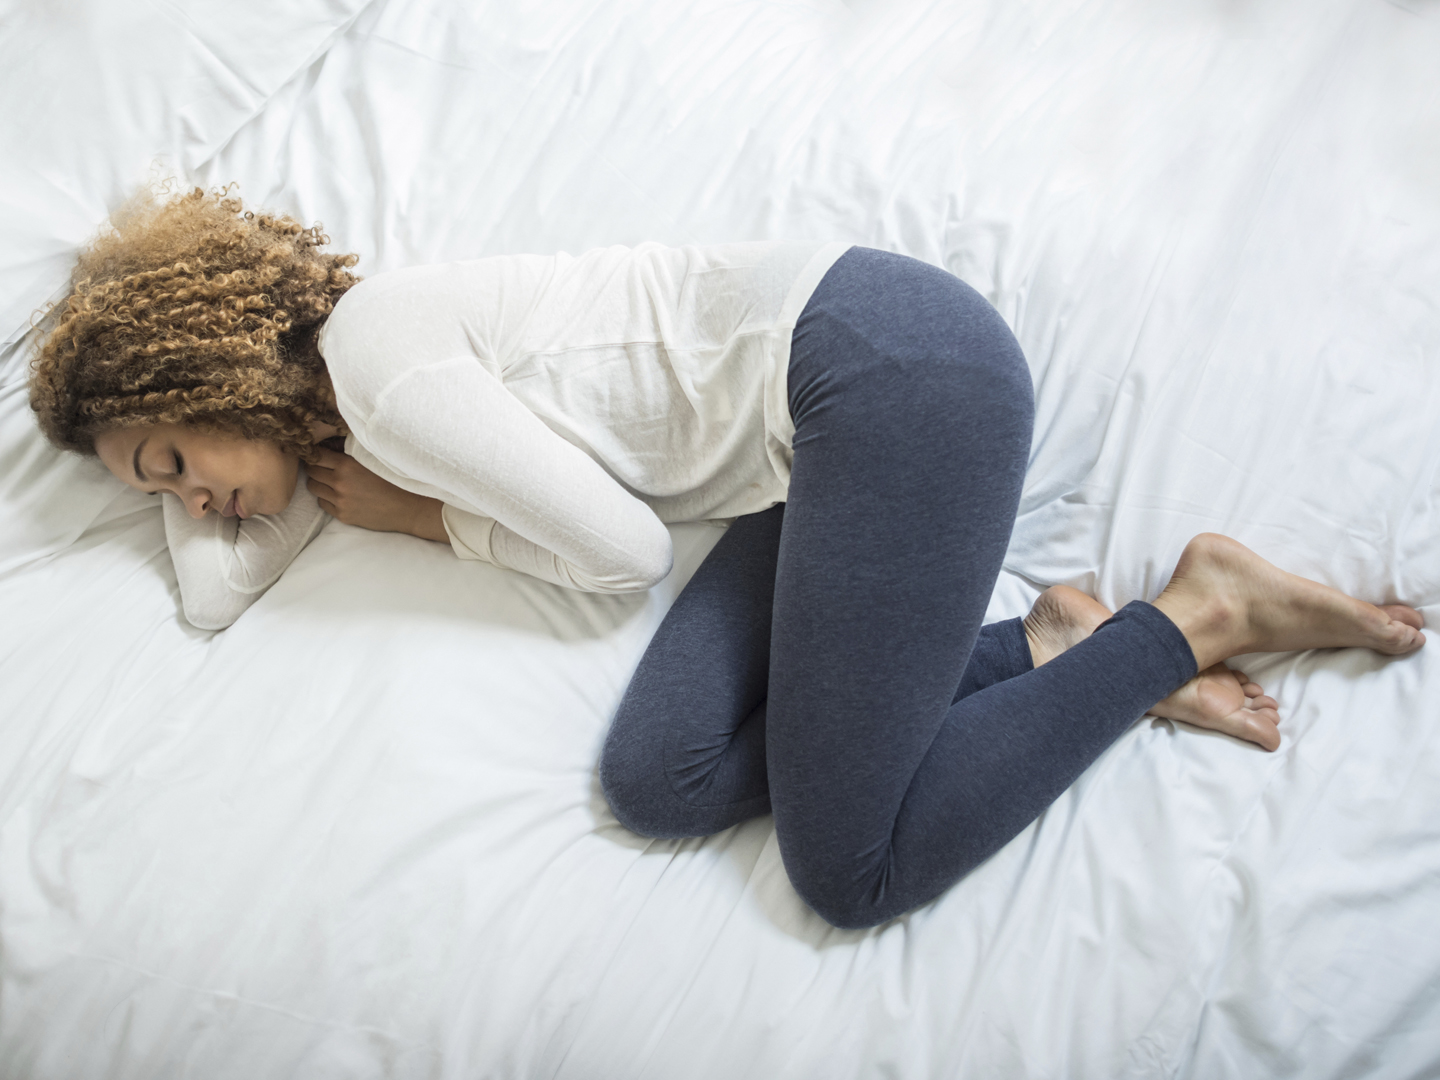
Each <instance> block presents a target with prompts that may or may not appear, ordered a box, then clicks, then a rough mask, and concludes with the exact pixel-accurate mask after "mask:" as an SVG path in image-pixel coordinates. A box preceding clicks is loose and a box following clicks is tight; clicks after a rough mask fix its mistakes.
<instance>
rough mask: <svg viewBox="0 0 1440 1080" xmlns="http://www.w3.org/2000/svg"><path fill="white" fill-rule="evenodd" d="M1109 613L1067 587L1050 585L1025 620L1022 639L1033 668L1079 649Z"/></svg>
mask: <svg viewBox="0 0 1440 1080" xmlns="http://www.w3.org/2000/svg"><path fill="white" fill-rule="evenodd" d="M1110 614H1111V612H1110V609H1109V608H1107V607H1106V606H1105V605H1104V604H1102V603H1100V601H1099V600H1096V599H1094V598H1093V597H1089V596H1086V595H1085V594H1084V593H1083V592H1081V591H1080V590H1079V589H1072V588H1070V586H1069V585H1052V586H1051V587H1050V588H1048V589H1046V590H1045V591H1044V592H1043V593H1041V594H1040V596H1039V598H1038V599H1037V600H1036V601H1035V606H1034V607H1032V608H1031V609H1030V614H1029V615H1026V616H1025V637H1026V639H1027V640H1028V641H1029V642H1030V659H1031V661H1032V662H1033V663H1034V665H1035V666H1036V667H1039V666H1040V665H1041V664H1044V663H1046V662H1048V661H1050V660H1054V659H1055V657H1057V656H1059V655H1060V654H1061V653H1062V652H1064V651H1065V650H1066V649H1068V648H1070V647H1071V646H1072V645H1078V644H1079V643H1080V642H1082V641H1084V640H1085V639H1086V638H1087V637H1089V636H1090V635H1091V634H1093V633H1094V632H1095V628H1096V627H1097V626H1099V625H1100V624H1101V623H1103V622H1104V621H1105V620H1106V619H1108V618H1110Z"/></svg>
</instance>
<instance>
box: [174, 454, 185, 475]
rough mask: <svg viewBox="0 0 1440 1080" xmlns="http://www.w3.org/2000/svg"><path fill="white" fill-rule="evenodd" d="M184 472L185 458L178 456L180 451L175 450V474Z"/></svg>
mask: <svg viewBox="0 0 1440 1080" xmlns="http://www.w3.org/2000/svg"><path fill="white" fill-rule="evenodd" d="M184 472H185V459H184V458H182V457H181V456H180V451H178V450H177V451H175V475H176V476H180V475H181V474H183V473H184Z"/></svg>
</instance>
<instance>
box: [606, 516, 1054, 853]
mask: <svg viewBox="0 0 1440 1080" xmlns="http://www.w3.org/2000/svg"><path fill="white" fill-rule="evenodd" d="M784 512H785V507H784V505H783V504H782V505H780V506H775V507H772V508H771V509H769V510H766V511H764V512H763V513H759V514H750V515H747V516H745V517H742V518H739V519H737V520H736V521H735V523H734V524H733V525H731V526H730V528H729V529H728V530H727V531H726V533H725V535H724V536H723V537H721V538H720V540H719V542H718V543H717V544H716V545H715V547H714V548H712V549H711V551H710V553H709V555H707V556H706V558H705V561H704V562H703V563H702V564H701V565H700V568H699V569H698V570H697V571H696V572H695V575H694V576H693V577H692V578H691V579H690V581H689V583H688V584H687V585H686V586H685V588H684V590H683V591H682V592H681V594H680V596H679V597H678V598H677V599H676V601H675V603H674V605H673V606H672V607H671V608H670V611H669V612H668V613H667V614H666V616H665V619H664V621H663V622H662V623H661V624H660V627H659V629H658V630H657V631H656V632H655V636H654V638H653V639H651V642H650V645H649V647H648V648H647V649H646V650H645V655H644V656H643V657H642V658H641V660H640V664H639V666H638V667H637V668H636V671H635V675H634V677H633V678H632V679H631V680H630V685H629V687H628V688H627V689H626V691H625V696H624V698H623V699H622V700H621V703H620V708H619V709H618V711H617V712H616V715H615V721H614V723H613V724H612V725H611V727H610V732H609V735H608V736H607V738H606V740H605V748H604V750H603V752H602V753H601V756H600V782H601V786H602V787H603V788H604V791H605V796H606V798H607V800H608V801H609V803H610V806H611V808H612V809H613V811H614V813H615V816H616V818H617V819H618V820H619V821H620V823H621V824H623V825H624V826H625V827H626V828H628V829H630V830H632V831H633V832H637V833H640V834H642V835H644V836H655V837H679V836H708V835H710V834H712V833H717V832H720V831H721V830H723V829H728V828H730V827H731V826H732V825H737V824H739V823H740V822H742V821H746V820H748V819H750V818H752V817H757V816H759V815H761V814H768V813H769V812H770V793H769V782H768V779H767V773H766V768H765V695H766V684H767V682H768V680H769V674H770V622H771V612H772V608H773V604H774V593H775V565H776V560H777V558H778V555H779V547H780V530H781V523H782V521H783V518H784ZM1031 666H1032V664H1031V656H1030V648H1029V644H1028V642H1027V640H1026V637H1025V629H1024V626H1023V624H1022V622H1021V620H1020V619H1009V620H1006V621H1005V622H1001V623H992V624H990V625H988V626H985V627H983V628H982V629H981V631H980V635H979V639H978V640H977V642H976V645H975V648H974V650H973V651H972V653H971V657H970V663H969V665H968V666H967V667H966V669H965V673H964V676H963V677H962V679H961V680H960V686H959V689H958V691H957V692H956V695H955V699H956V700H959V699H960V698H961V697H964V696H968V695H969V694H972V693H975V692H976V691H978V690H983V689H984V688H985V687H987V686H990V685H992V684H994V683H996V682H1000V681H1003V680H1004V679H1009V678H1012V677H1014V676H1015V675H1018V674H1021V673H1023V672H1025V671H1029V670H1030V668H1031Z"/></svg>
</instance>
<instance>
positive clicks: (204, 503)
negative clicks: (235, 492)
mask: <svg viewBox="0 0 1440 1080" xmlns="http://www.w3.org/2000/svg"><path fill="white" fill-rule="evenodd" d="M182 498H184V500H185V509H186V510H188V511H190V516H191V517H193V518H203V517H204V516H205V512H206V511H207V510H209V509H210V504H211V502H212V501H213V500H212V498H211V495H210V492H208V491H205V490H204V489H203V488H202V489H197V490H195V491H192V492H190V493H189V494H188V495H185V496H182Z"/></svg>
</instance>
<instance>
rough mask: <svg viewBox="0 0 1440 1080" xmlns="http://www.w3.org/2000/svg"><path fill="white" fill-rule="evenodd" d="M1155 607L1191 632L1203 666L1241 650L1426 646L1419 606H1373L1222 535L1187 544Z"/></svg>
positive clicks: (1399, 651)
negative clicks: (1284, 568) (1288, 571)
mask: <svg viewBox="0 0 1440 1080" xmlns="http://www.w3.org/2000/svg"><path fill="white" fill-rule="evenodd" d="M1155 606H1156V607H1158V608H1159V609H1160V610H1161V611H1163V612H1164V613H1165V614H1166V615H1168V616H1169V617H1170V619H1171V621H1173V622H1174V623H1175V625H1176V626H1178V627H1179V628H1180V630H1181V632H1182V633H1184V634H1185V637H1186V639H1187V640H1188V641H1189V642H1190V645H1191V648H1192V649H1193V650H1194V652H1195V659H1196V662H1197V663H1198V664H1199V665H1200V667H1201V669H1202V670H1206V669H1209V668H1210V667H1211V666H1213V665H1214V664H1216V663H1218V662H1220V661H1223V660H1225V659H1227V658H1228V657H1231V656H1236V655H1239V654H1241V653H1250V652H1293V651H1296V650H1299V649H1335V648H1357V647H1358V648H1366V649H1373V650H1375V651H1376V652H1379V653H1384V654H1386V655H1389V656H1403V655H1405V654H1406V653H1411V652H1414V651H1415V650H1416V649H1418V648H1420V647H1421V646H1422V645H1424V644H1425V635H1424V634H1423V633H1421V628H1422V627H1423V626H1424V625H1425V620H1424V618H1423V616H1421V614H1420V613H1419V612H1418V611H1416V610H1415V609H1414V608H1410V607H1406V606H1405V605H1403V604H1390V605H1386V606H1384V607H1379V606H1376V605H1375V604H1367V603H1366V602H1365V601H1363V600H1357V599H1356V598H1355V597H1353V596H1346V595H1345V594H1344V593H1342V592H1340V591H1339V590H1338V589H1332V588H1330V586H1328V585H1322V584H1321V583H1320V582H1318V581H1311V580H1309V579H1308V578H1302V577H1299V576H1297V575H1295V574H1290V573H1287V572H1285V571H1284V570H1281V569H1280V568H1279V567H1277V566H1275V565H1273V564H1272V563H1269V562H1266V561H1265V560H1264V559H1262V558H1261V557H1260V556H1259V555H1256V554H1255V553H1254V552H1253V551H1251V550H1250V549H1249V548H1247V547H1245V546H1244V545H1243V544H1240V543H1238V542H1237V541H1234V540H1231V539H1230V538H1229V537H1225V536H1219V535H1217V534H1215V533H1202V534H1201V535H1199V536H1197V537H1195V539H1193V540H1191V541H1190V543H1189V544H1187V545H1186V546H1185V551H1184V553H1183V554H1182V555H1181V556H1180V562H1179V564H1178V565H1177V566H1176V567H1175V574H1174V576H1173V577H1172V578H1171V579H1170V583H1169V584H1168V585H1166V586H1165V590H1164V592H1162V593H1161V594H1160V596H1159V597H1157V598H1156V600H1155Z"/></svg>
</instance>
